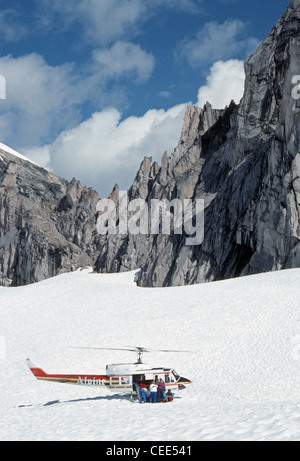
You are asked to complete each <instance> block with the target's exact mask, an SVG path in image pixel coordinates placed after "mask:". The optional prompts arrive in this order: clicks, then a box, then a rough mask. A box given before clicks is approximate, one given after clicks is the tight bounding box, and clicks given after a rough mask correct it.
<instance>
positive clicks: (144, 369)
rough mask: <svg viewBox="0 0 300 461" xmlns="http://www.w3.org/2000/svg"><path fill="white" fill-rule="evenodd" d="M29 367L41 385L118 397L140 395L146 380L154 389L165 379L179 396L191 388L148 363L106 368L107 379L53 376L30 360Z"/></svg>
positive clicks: (171, 373)
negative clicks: (96, 390) (72, 387)
mask: <svg viewBox="0 0 300 461" xmlns="http://www.w3.org/2000/svg"><path fill="white" fill-rule="evenodd" d="M27 364H28V366H29V368H30V370H31V372H32V373H33V375H34V376H35V377H36V379H38V380H41V381H49V382H57V383H64V384H75V385H79V386H91V387H102V388H103V387H105V388H106V389H107V388H108V389H110V390H111V391H113V392H115V393H118V394H131V395H137V388H136V385H135V383H136V382H139V380H140V379H142V380H143V381H144V382H145V384H146V385H147V386H148V385H149V386H150V384H151V383H153V382H154V381H155V380H158V379H160V378H161V379H162V380H163V381H164V382H165V385H166V390H169V389H170V390H172V392H173V393H174V394H176V393H177V392H178V391H179V390H182V389H184V388H185V387H186V386H187V385H188V384H191V381H190V380H189V379H186V378H183V377H181V376H179V375H178V373H176V371H175V370H173V369H172V368H162V367H160V368H151V367H149V366H148V365H145V364H144V363H118V364H110V365H107V366H106V374H105V375H98V374H93V375H91V374H90V375H87V374H85V373H78V374H77V373H76V374H52V373H51V374H50V373H46V372H45V371H44V370H42V369H41V368H39V367H37V366H36V365H34V364H33V363H32V362H31V361H30V360H29V359H28V360H27Z"/></svg>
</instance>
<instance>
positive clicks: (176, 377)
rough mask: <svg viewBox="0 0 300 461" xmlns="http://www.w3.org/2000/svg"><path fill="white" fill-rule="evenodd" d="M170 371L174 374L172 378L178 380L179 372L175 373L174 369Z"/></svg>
mask: <svg viewBox="0 0 300 461" xmlns="http://www.w3.org/2000/svg"><path fill="white" fill-rule="evenodd" d="M172 373H173V376H174V378H175V381H178V380H179V378H180V376H179V374H178V373H176V371H175V370H172Z"/></svg>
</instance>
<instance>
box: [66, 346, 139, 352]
mask: <svg viewBox="0 0 300 461" xmlns="http://www.w3.org/2000/svg"><path fill="white" fill-rule="evenodd" d="M67 347H69V348H71V349H90V350H91V349H92V350H105V351H129V352H136V351H137V350H138V349H136V348H131V349H129V348H120V347H92V346H67Z"/></svg>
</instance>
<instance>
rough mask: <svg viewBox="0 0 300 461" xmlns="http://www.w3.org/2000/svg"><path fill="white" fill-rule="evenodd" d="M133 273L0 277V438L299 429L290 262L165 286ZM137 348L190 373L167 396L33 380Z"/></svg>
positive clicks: (285, 434) (195, 435)
mask: <svg viewBox="0 0 300 461" xmlns="http://www.w3.org/2000/svg"><path fill="white" fill-rule="evenodd" d="M133 280H134V272H130V273H123V274H111V275H106V274H93V273H92V272H91V271H90V270H84V271H77V272H75V273H72V274H64V275H61V276H58V277H55V278H52V279H49V280H46V281H44V282H40V283H37V284H33V285H29V286H26V287H20V288H0V319H1V322H0V337H1V338H2V339H3V342H4V343H5V354H4V355H5V357H2V359H1V356H0V377H1V380H0V395H1V401H0V408H1V412H0V440H105V441H121V440H124V441H135V440H137V441H142V440H153V441H176V440H178V441H198V440H300V424H299V423H300V401H299V397H300V380H299V370H300V368H299V366H300V353H299V351H300V348H299V345H300V341H299V335H300V309H299V307H300V306H299V304H300V303H299V299H300V283H299V281H300V269H293V270H288V271H281V272H274V273H268V274H261V275H257V276H250V277H244V278H239V279H232V280H227V281H222V282H213V283H208V284H202V285H194V286H188V287H174V288H155V289H152V288H151V289H149V288H139V287H136V285H135V283H134V281H133ZM68 346H99V347H127V346H144V347H148V348H150V349H156V348H157V349H180V350H189V351H192V352H191V353H180V354H178V353H162V352H151V353H147V354H144V357H143V358H144V362H145V363H146V364H149V365H150V366H155V367H156V366H165V367H172V368H174V369H175V370H176V371H177V372H178V373H179V374H180V375H181V376H184V377H186V378H189V379H191V380H192V381H193V384H192V385H191V386H189V387H188V388H187V389H186V390H184V391H182V392H181V393H180V394H179V398H176V399H175V400H174V402H172V403H170V404H156V405H150V404H149V405H148V404H147V405H140V404H138V403H137V402H134V403H132V402H130V400H129V399H128V398H126V397H123V396H117V395H114V394H113V393H111V392H110V391H109V390H102V389H95V388H89V387H79V386H78V387H77V386H71V385H63V384H56V383H55V384H54V383H48V382H39V381H37V380H35V379H34V377H33V375H32V374H31V373H30V371H29V370H28V368H27V366H26V358H27V357H30V359H31V360H32V361H33V362H34V363H35V364H36V365H37V366H39V367H41V368H43V369H44V370H45V371H47V372H49V373H51V372H53V373H77V372H78V373H87V374H88V373H92V374H93V373H97V374H98V373H99V374H100V373H105V366H106V364H108V363H122V362H131V361H135V354H132V353H130V352H125V351H124V352H123V351H103V350H102V351H87V350H80V349H71V348H69V347H68Z"/></svg>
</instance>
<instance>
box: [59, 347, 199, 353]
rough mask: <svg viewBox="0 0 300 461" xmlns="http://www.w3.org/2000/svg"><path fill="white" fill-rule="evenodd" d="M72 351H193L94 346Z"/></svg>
mask: <svg viewBox="0 0 300 461" xmlns="http://www.w3.org/2000/svg"><path fill="white" fill-rule="evenodd" d="M68 347H69V348H71V349H90V350H106V351H129V352H140V353H143V352H178V353H179V352H180V353H181V352H186V353H191V351H184V350H175V349H148V348H146V347H140V346H130V347H126V348H125V347H92V346H68Z"/></svg>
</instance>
